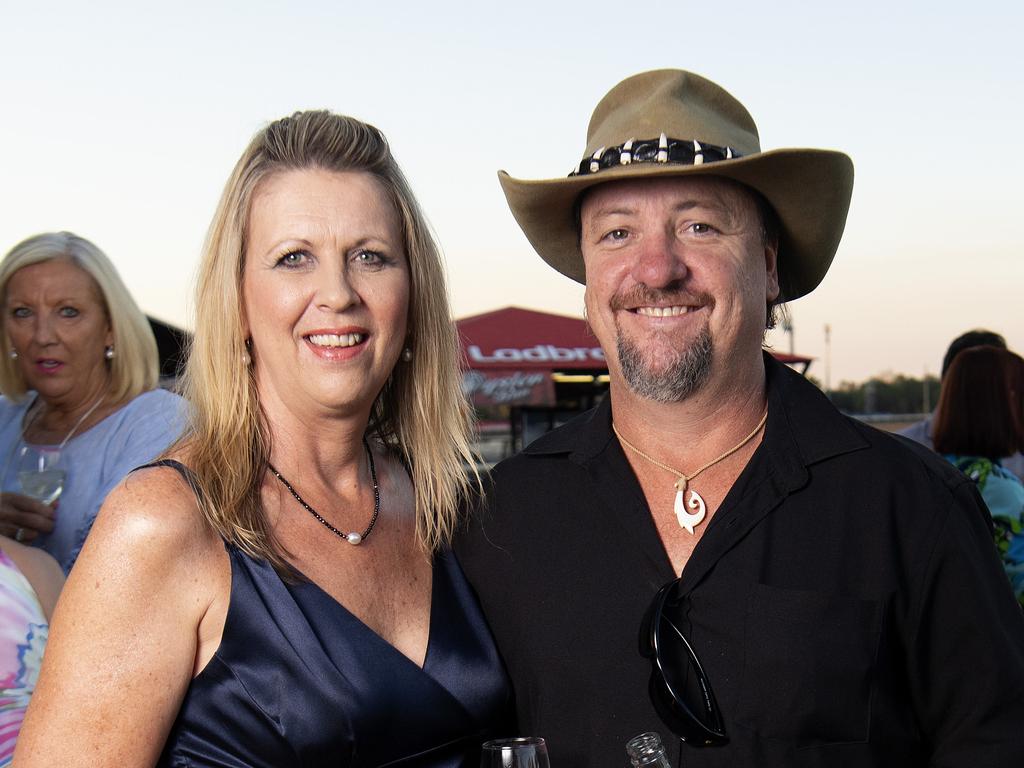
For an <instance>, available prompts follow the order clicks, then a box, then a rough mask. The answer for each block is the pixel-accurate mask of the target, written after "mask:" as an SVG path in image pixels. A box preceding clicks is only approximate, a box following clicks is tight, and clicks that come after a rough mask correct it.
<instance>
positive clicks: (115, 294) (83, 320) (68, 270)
mask: <svg viewBox="0 0 1024 768" xmlns="http://www.w3.org/2000/svg"><path fill="white" fill-rule="evenodd" d="M0 306H2V308H3V315H2V320H0V326H2V327H0V392H2V393H3V397H0V490H2V494H0V534H2V535H5V536H9V537H10V538H12V539H15V540H17V541H20V542H24V543H30V544H33V545H34V546H37V547H40V548H42V549H44V550H46V551H47V552H49V553H50V554H51V555H53V556H54V557H55V558H56V559H57V561H58V562H59V563H60V565H61V567H62V568H63V569H64V571H65V572H67V571H69V570H70V569H71V566H72V565H73V564H74V562H75V558H77V557H78V553H79V551H80V550H81V548H82V544H83V542H84V541H85V537H86V536H87V535H88V533H89V530H90V528H91V527H92V523H93V520H94V519H95V517H96V513H97V512H98V511H99V508H100V505H101V504H102V503H103V499H104V498H105V497H106V495H107V493H109V492H110V490H111V489H112V488H113V487H114V486H115V485H117V483H118V482H120V481H121V479H122V478H123V477H124V476H125V475H126V474H127V473H128V472H129V471H131V470H132V469H133V468H134V467H137V466H139V465H140V464H143V463H145V462H147V461H151V460H152V459H153V458H155V457H156V456H159V455H160V454H161V453H163V452H164V451H165V450H166V449H167V447H168V446H169V445H170V444H171V443H172V442H174V440H175V439H176V438H177V437H178V436H179V435H180V434H181V429H182V426H183V424H184V408H183V402H182V400H181V398H180V397H178V396H177V395H174V394H172V393H170V392H167V391H165V390H161V389H156V385H157V376H158V361H157V348H156V340H155V339H154V337H153V331H152V330H151V329H150V326H149V323H148V321H147V320H146V317H145V315H143V314H142V312H141V311H140V310H139V308H138V306H137V305H136V303H135V301H134V299H132V297H131V294H130V293H129V292H128V289H127V288H126V287H125V285H124V282H122V280H121V278H120V276H119V275H118V274H117V270H116V269H115V268H114V265H113V264H112V263H111V262H110V259H108V258H107V256H106V255H105V254H104V253H103V252H102V251H101V250H100V249H99V248H97V247H96V246H95V245H94V244H93V243H91V242H89V241H88V240H86V239H85V238H82V237H79V236H78V235H74V234H72V233H70V232H52V233H46V234H41V235H36V236H34V237H30V238H28V239H27V240H25V241H23V242H21V243H19V244H18V245H16V246H14V248H13V249H11V251H10V253H8V254H7V256H6V257H5V258H4V260H3V262H2V263H0ZM49 462H53V463H52V464H51V463H49ZM39 469H43V470H49V471H50V472H51V474H49V475H47V476H46V478H47V481H46V482H43V483H42V484H40V483H39V482H38V481H37V482H35V484H34V486H33V484H29V485H28V486H26V482H27V480H31V479H32V478H34V477H39V475H38V474H37V473H36V472H34V471H32V470H39ZM53 473H56V474H53ZM51 480H52V481H53V482H50V481H51ZM30 494H34V497H33V496H32V495H30Z"/></svg>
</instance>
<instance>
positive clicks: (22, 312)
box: [11, 307, 32, 317]
mask: <svg viewBox="0 0 1024 768" xmlns="http://www.w3.org/2000/svg"><path fill="white" fill-rule="evenodd" d="M31 315H32V311H31V310H30V309H29V308H28V307H15V308H14V309H13V310H12V311H11V316H12V317H29V316H31Z"/></svg>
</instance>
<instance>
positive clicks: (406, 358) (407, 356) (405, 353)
mask: <svg viewBox="0 0 1024 768" xmlns="http://www.w3.org/2000/svg"><path fill="white" fill-rule="evenodd" d="M402 362H404V363H411V362H412V350H411V349H409V347H406V348H405V349H403V350H402Z"/></svg>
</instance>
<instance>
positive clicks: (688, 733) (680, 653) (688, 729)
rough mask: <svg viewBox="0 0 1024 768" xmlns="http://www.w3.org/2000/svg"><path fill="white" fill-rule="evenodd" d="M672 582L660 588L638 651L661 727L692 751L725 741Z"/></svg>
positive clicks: (719, 719) (645, 620)
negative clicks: (645, 661) (648, 663)
mask: <svg viewBox="0 0 1024 768" xmlns="http://www.w3.org/2000/svg"><path fill="white" fill-rule="evenodd" d="M678 584H679V581H678V579H675V580H673V581H670V582H669V583H668V584H666V585H665V586H663V587H662V588H661V589H660V590H659V591H658V594H657V595H656V596H655V598H654V602H653V603H651V607H650V609H648V611H647V614H646V616H645V618H644V623H643V626H642V627H641V631H640V648H641V653H643V655H644V656H645V657H647V658H649V659H650V660H651V679H650V683H649V686H648V689H649V692H650V696H651V703H652V704H654V709H655V711H656V712H657V713H658V716H659V717H660V718H661V719H662V721H663V722H664V723H665V725H666V726H667V727H668V728H669V729H671V731H672V732H673V733H674V734H675V735H676V736H678V737H679V738H680V739H681V740H682V741H684V742H686V743H687V744H690V745H692V746H696V747H711V746H721V745H723V744H728V743H729V737H728V736H726V735H725V727H724V725H723V724H722V715H721V712H719V709H718V704H717V703H716V702H715V694H714V693H713V692H712V690H711V684H710V683H709V682H708V678H707V675H705V674H704V669H703V667H701V665H700V661H699V660H698V659H697V654H696V653H694V651H693V648H692V647H691V645H690V642H689V640H687V639H686V635H685V634H683V631H682V629H681V627H682V626H683V622H684V615H683V614H684V602H685V601H684V600H682V599H681V598H680V597H679V595H678Z"/></svg>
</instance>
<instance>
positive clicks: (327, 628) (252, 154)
mask: <svg viewBox="0 0 1024 768" xmlns="http://www.w3.org/2000/svg"><path fill="white" fill-rule="evenodd" d="M196 310H197V318H196V324H195V340H194V348H193V350H192V353H191V357H190V360H189V363H188V370H187V374H186V381H187V383H186V389H187V395H188V397H189V398H190V400H191V401H192V405H193V409H194V421H193V424H192V427H191V430H190V432H189V433H188V435H187V436H186V438H185V439H184V440H183V442H181V443H180V444H179V445H178V446H177V447H176V448H175V449H174V451H173V452H172V456H171V460H170V461H167V462H164V463H163V465H162V466H160V467H154V468H151V469H146V470H144V471H142V472H139V473H137V474H135V475H133V476H131V477H129V478H128V480H126V481H125V483H124V484H123V485H122V486H121V487H120V488H119V489H118V490H117V491H116V492H115V493H114V494H112V496H111V498H110V499H109V500H108V502H107V505H106V507H105V509H104V511H103V513H102V514H101V515H100V519H99V521H98V523H97V525H96V528H95V530H94V532H93V535H92V537H91V538H90V540H89V543H88V545H87V546H86V549H85V551H84V552H83V555H82V558H81V559H80V561H79V564H78V566H77V567H76V569H75V572H74V573H73V574H72V576H71V579H70V580H69V582H68V585H67V587H66V589H65V592H64V597H63V598H62V601H61V606H60V609H59V610H58V613H57V617H56V620H55V622H54V627H53V632H52V637H53V640H52V643H51V647H50V650H49V651H48V655H47V660H46V664H45V665H44V670H43V673H42V677H41V680H40V685H39V688H38V689H37V694H36V697H35V699H34V700H33V704H32V707H31V708H30V710H29V714H28V718H27V721H26V726H25V730H24V731H23V736H22V740H21V742H20V743H19V746H18V753H17V759H18V765H19V766H20V767H21V768H32V767H33V766H44V765H45V766H50V765H61V766H78V765H83V766H84V765H90V766H92V765H118V766H119V767H120V768H130V767H131V766H151V765H154V764H159V765H173V766H185V765H189V766H196V765H212V764H216V765H222V766H223V765H232V766H235V765H237V766H242V765H244V766H268V767H269V766H285V765H288V766H320V765H323V766H327V765H330V766H346V765H367V766H369V765H384V764H389V765H397V764H415V765H420V766H461V765H475V764H476V763H477V761H478V760H479V745H480V742H481V741H482V740H484V739H485V738H487V737H488V736H489V735H491V734H492V733H493V732H494V731H495V730H496V729H499V728H500V727H501V724H502V722H503V718H504V716H505V712H506V706H507V704H508V695H509V694H508V688H507V682H506V678H505V674H504V671H503V669H502V666H501V663H500V661H499V659H498V656H497V654H496V652H495V650H494V646H493V643H492V640H491V637H490V634H489V632H488V629H487V627H486V625H485V623H484V621H483V618H482V616H481V614H480V611H479V608H478V607H477V605H476V603H475V600H474V598H473V596H472V594H471V592H470V591H469V589H468V587H467V585H466V583H465V580H464V578H463V576H462V572H461V570H460V568H459V566H458V564H457V563H456V561H455V560H454V557H453V555H451V553H450V552H449V551H448V548H447V541H448V538H449V536H450V534H451V532H452V530H453V528H454V527H455V526H456V523H457V514H458V513H457V510H458V509H459V504H458V501H459V497H460V495H461V494H462V493H464V492H466V491H467V490H468V488H467V485H468V483H467V480H466V477H465V474H464V471H463V462H465V461H468V460H470V458H471V456H470V452H469V447H468V434H469V433H468V430H469V421H468V415H467V406H466V404H465V402H464V401H463V399H462V397H461V394H460V390H459V378H458V367H457V357H456V355H457V351H456V350H457V346H456V342H455V337H454V335H453V328H452V325H451V320H450V316H449V310H448V305H447V298H446V293H445V286H444V276H443V272H442V266H441V262H440V257H439V254H438V251H437V248H436V246H435V244H434V242H433V240H432V238H431V236H430V233H429V231H428V229H427V226H426V224H425V221H424V219H423V216H422V214H421V213H420V211H419V209H418V207H417V204H416V202H415V200H414V199H413V196H412V193H411V192H410V190H409V187H408V185H407V183H406V181H405V179H404V178H403V176H402V174H401V171H400V170H399V169H398V167H397V165H396V163H395V161H394V159H393V157H392V155H391V153H390V151H389V149H388V146H387V143H386V141H385V139H384V137H383V136H382V135H381V133H380V132H379V131H377V130H376V129H375V128H373V127H371V126H369V125H366V124H364V123H361V122H359V121H357V120H354V119H352V118H347V117H342V116H338V115H334V114H330V113H327V112H304V113H298V114H296V115H294V116H292V117H288V118H284V119H282V120H278V121H276V122H274V123H272V124H270V125H269V126H268V127H267V128H265V129H264V130H262V131H260V132H259V133H258V134H257V135H256V137H255V138H254V139H253V141H252V143H251V144H250V145H249V147H248V149H246V151H245V152H244V154H243V155H242V157H241V159H240V160H239V161H238V164H237V165H236V167H235V170H234V172H233V174H232V176H231V178H230V180H229V181H228V184H227V187H226V189H225V191H224V194H223V197H222V198H221V202H220V206H219V208H218V210H217V213H216V215H215V217H214V220H213V224H212V226H211V230H210V234H209V238H208V242H207V245H206V248H205V253H204V257H203V262H202V265H201V268H200V276H199V285H198V293H197V300H196ZM115 556H117V557H119V558H120V560H119V562H116V564H115Z"/></svg>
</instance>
